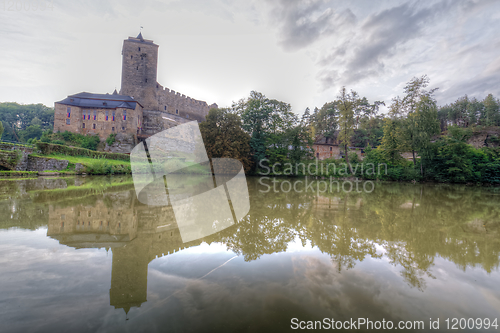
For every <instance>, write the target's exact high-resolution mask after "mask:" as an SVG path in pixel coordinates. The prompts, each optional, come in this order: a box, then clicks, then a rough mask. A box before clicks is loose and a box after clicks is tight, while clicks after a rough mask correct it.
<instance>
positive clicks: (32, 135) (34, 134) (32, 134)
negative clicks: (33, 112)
mask: <svg viewBox="0 0 500 333" xmlns="http://www.w3.org/2000/svg"><path fill="white" fill-rule="evenodd" d="M42 133H43V131H42V128H41V127H40V125H30V126H28V127H26V129H25V130H24V131H20V132H19V135H20V138H21V140H22V141H23V142H26V141H28V140H29V139H40V137H41V136H42Z"/></svg>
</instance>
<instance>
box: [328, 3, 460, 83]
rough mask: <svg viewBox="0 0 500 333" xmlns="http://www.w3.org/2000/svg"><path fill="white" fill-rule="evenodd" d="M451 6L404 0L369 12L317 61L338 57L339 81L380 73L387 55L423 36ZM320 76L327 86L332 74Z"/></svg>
mask: <svg viewBox="0 0 500 333" xmlns="http://www.w3.org/2000/svg"><path fill="white" fill-rule="evenodd" d="M451 6H452V5H451V3H449V2H438V3H436V4H434V5H432V6H429V7H423V8H421V7H419V6H418V5H416V4H413V3H411V2H406V3H403V4H401V5H399V6H395V7H392V8H388V9H385V10H382V11H380V12H378V13H375V14H371V15H370V16H368V18H366V19H365V20H364V22H363V23H362V24H361V25H359V26H358V27H357V29H356V37H355V38H354V40H353V41H352V42H350V43H348V42H344V43H343V44H342V45H341V46H340V47H338V48H333V49H331V51H330V52H331V54H329V55H328V56H327V57H325V58H324V59H322V60H321V61H320V62H319V64H320V65H322V66H329V65H332V64H334V63H335V62H337V63H338V62H339V58H341V62H342V63H343V64H344V68H345V70H344V72H343V75H341V76H340V77H339V80H342V84H343V85H346V84H356V83H357V82H359V81H362V80H363V79H366V78H368V77H372V76H378V75H383V74H384V72H385V69H386V66H387V63H388V62H389V61H390V60H391V58H393V57H395V56H396V55H400V54H401V53H403V54H404V52H401V50H399V48H400V47H402V46H404V45H408V44H410V43H411V42H412V41H413V40H415V39H419V38H423V37H424V35H425V34H426V33H427V31H426V30H427V28H428V27H430V26H432V25H433V24H434V21H435V20H436V19H437V18H438V17H440V15H442V14H443V13H449V11H450V8H451ZM347 48H349V49H347ZM343 55H345V56H343ZM342 58H343V59H342ZM320 80H321V81H322V83H323V86H324V87H329V86H331V83H332V78H331V77H330V76H329V75H328V73H327V74H326V75H324V74H322V75H320Z"/></svg>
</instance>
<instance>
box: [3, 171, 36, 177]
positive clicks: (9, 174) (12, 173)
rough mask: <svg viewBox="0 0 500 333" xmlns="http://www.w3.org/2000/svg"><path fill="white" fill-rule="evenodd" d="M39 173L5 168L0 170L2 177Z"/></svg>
mask: <svg viewBox="0 0 500 333" xmlns="http://www.w3.org/2000/svg"><path fill="white" fill-rule="evenodd" d="M37 175H38V171H15V170H5V171H3V170H2V171H0V177H30V176H31V177H35V176H37Z"/></svg>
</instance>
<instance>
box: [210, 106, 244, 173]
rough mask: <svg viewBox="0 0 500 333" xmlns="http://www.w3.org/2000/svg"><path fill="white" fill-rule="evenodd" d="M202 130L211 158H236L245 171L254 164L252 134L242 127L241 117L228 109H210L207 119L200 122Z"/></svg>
mask: <svg viewBox="0 0 500 333" xmlns="http://www.w3.org/2000/svg"><path fill="white" fill-rule="evenodd" d="M200 132H201V135H202V137H203V141H204V143H205V148H206V151H207V155H208V157H209V158H214V157H216V158H224V157H226V158H234V159H237V160H239V161H240V162H241V163H242V164H243V166H244V168H245V172H248V171H249V170H250V169H251V166H252V160H251V155H250V135H248V134H247V133H245V131H243V129H242V128H241V119H240V117H239V116H238V115H237V114H234V113H231V112H230V110H228V109H218V108H213V109H210V111H209V112H208V115H207V117H206V121H204V122H202V123H201V124H200Z"/></svg>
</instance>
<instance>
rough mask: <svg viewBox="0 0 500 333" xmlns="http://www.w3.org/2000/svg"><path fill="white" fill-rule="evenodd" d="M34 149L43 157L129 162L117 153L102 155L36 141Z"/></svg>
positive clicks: (88, 150) (128, 159)
mask: <svg viewBox="0 0 500 333" xmlns="http://www.w3.org/2000/svg"><path fill="white" fill-rule="evenodd" d="M36 147H37V149H38V150H40V151H41V152H42V154H43V155H50V154H60V155H68V156H87V157H91V158H97V159H98V158H107V159H110V160H120V161H130V156H129V155H127V154H119V153H103V152H98V151H93V150H90V149H84V148H73V147H68V146H65V145H58V144H50V143H46V142H40V141H37V143H36Z"/></svg>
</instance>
